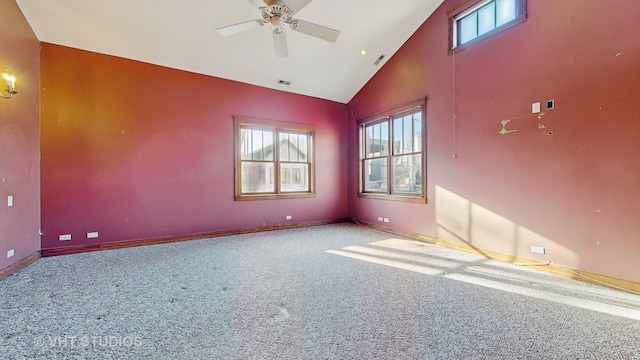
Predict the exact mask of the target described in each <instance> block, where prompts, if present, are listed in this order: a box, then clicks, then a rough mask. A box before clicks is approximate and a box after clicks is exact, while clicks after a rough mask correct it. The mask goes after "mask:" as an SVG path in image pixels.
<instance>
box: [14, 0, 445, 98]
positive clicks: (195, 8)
mask: <svg viewBox="0 0 640 360" xmlns="http://www.w3.org/2000/svg"><path fill="white" fill-rule="evenodd" d="M289 1H290V2H289V3H286V2H285V4H287V5H288V6H290V7H291V8H292V10H294V11H297V10H298V9H295V8H294V7H296V6H297V5H299V4H304V6H303V7H302V8H301V9H299V11H297V12H296V13H295V14H294V18H298V19H301V20H305V21H308V22H312V23H315V24H320V25H323V26H326V27H329V28H334V29H337V30H339V31H340V35H339V37H338V39H337V41H336V42H328V41H324V40H321V39H318V38H316V37H313V36H309V35H306V34H303V33H300V32H297V31H292V30H291V29H290V28H289V27H288V26H286V27H285V31H286V37H287V44H288V52H289V55H288V57H277V56H276V55H275V54H274V44H273V39H272V29H271V27H272V25H271V24H266V25H264V26H257V27H255V28H252V29H250V30H247V31H244V32H240V33H237V34H234V35H230V36H222V35H220V34H219V33H218V32H217V31H216V29H218V28H221V27H225V26H228V25H232V24H237V23H242V22H245V21H249V20H254V19H260V18H261V15H260V9H258V8H257V7H256V4H258V3H259V0H109V1H87V0H47V1H42V0H16V2H17V3H18V5H19V6H20V9H21V10H22V12H23V13H24V15H25V17H26V18H27V21H28V22H29V24H30V25H31V27H32V28H33V30H34V32H35V34H36V36H37V37H38V39H39V40H40V41H43V42H47V43H52V44H58V45H63V46H69V47H73V48H77V49H82V50H88V51H93V52H97V53H102V54H108V55H114V56H118V57H123V58H128V59H133V60H138V61H143V62H147V63H151V64H156V65H161V66H166V67H170V68H175V69H181V70H185V71H190V72H194V73H200V74H205V75H210V76H216V77H221V78H225V79H230V80H235V81H240V82H244V83H248V84H253V85H258V86H263V87H267V88H273V89H278V90H283V91H288V92H293V93H298V94H303V95H308V96H313V97H318V98H322V99H327V100H332V101H337V102H341V103H347V102H348V101H349V100H351V98H352V97H353V96H354V95H355V94H356V93H357V92H358V91H359V90H360V89H361V88H362V87H363V86H364V85H365V84H366V83H367V81H368V80H369V79H370V78H371V77H373V75H375V73H376V72H377V71H378V70H379V69H380V67H381V66H382V65H384V63H385V62H386V61H388V59H389V58H390V57H391V56H392V55H393V54H394V53H395V52H396V51H397V50H398V49H399V48H400V47H401V46H402V44H403V43H404V42H405V41H406V40H407V39H408V38H409V37H410V36H411V34H413V32H415V30H416V29H417V28H418V27H419V26H420V25H422V23H423V22H424V21H425V20H426V19H427V18H428V17H429V16H430V15H431V14H432V13H433V11H434V10H435V9H436V8H437V7H438V6H439V5H440V4H441V3H442V1H443V0H402V1H382V0H313V1H310V0H289ZM309 1H310V2H309ZM363 49H365V50H366V51H367V53H366V54H365V55H361V51H362V50H363ZM381 55H384V59H383V60H382V61H381V62H380V63H379V64H378V65H376V64H374V63H375V62H376V60H378V58H379V57H380V56H381ZM280 80H283V81H286V82H290V85H285V84H281V83H280Z"/></svg>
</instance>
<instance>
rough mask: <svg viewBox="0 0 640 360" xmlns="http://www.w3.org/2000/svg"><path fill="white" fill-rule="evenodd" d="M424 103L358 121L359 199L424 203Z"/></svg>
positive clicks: (420, 102) (413, 104)
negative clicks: (368, 198)
mask: <svg viewBox="0 0 640 360" xmlns="http://www.w3.org/2000/svg"><path fill="white" fill-rule="evenodd" d="M424 104H425V101H419V102H416V103H412V104H409V105H407V106H403V107H401V108H397V109H395V110H391V111H387V112H385V113H382V114H378V115H377V116H374V117H371V118H369V119H365V120H363V121H361V122H360V178H361V179H360V196H361V197H370V198H377V199H388V200H401V201H411V202H425V201H426V197H425V184H424V182H423V178H424V174H425V168H426V166H425V163H426V161H425V160H426V159H425V156H424V149H425V141H424V139H425V130H426V128H425V125H424V124H425V119H424Z"/></svg>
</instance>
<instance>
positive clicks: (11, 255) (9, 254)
mask: <svg viewBox="0 0 640 360" xmlns="http://www.w3.org/2000/svg"><path fill="white" fill-rule="evenodd" d="M15 254H16V251H15V250H14V249H10V250H9V251H7V259H8V258H10V257H13V255H15Z"/></svg>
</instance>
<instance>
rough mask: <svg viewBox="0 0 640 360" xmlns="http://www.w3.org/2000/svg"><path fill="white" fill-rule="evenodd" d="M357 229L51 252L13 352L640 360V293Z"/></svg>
mask: <svg viewBox="0 0 640 360" xmlns="http://www.w3.org/2000/svg"><path fill="white" fill-rule="evenodd" d="M393 237H394V236H392V235H389V234H385V233H382V232H378V231H374V230H371V229H367V228H363V227H360V226H358V225H354V224H346V223H345V224H336V225H326V226H316V227H309V228H303V229H292V230H282V231H274V232H266V233H258V234H249V235H240V236H228V237H221V238H214V239H205V240H195V241H189V242H182V243H173V244H165V245H156V246H145V247H138V248H131V249H121V250H113V251H102V252H94V253H86V254H78V255H69V256H61V257H55V258H45V259H41V260H39V261H37V262H36V263H34V264H33V265H31V266H29V267H27V268H26V269H24V270H22V271H21V272H19V273H18V274H15V275H13V276H11V277H9V278H7V279H5V280H4V281H1V282H0V324H1V325H2V327H1V329H0V358H1V359H640V296H637V295H632V294H627V293H622V292H618V291H613V290H609V289H605V288H601V287H598V286H592V285H588V284H584V283H580V282H576V281H571V280H566V279H560V278H556V277H552V276H549V275H546V274H542V273H539V272H537V271H535V270H531V269H527V268H522V267H517V266H515V265H511V264H505V263H499V262H494V261H489V260H486V259H483V258H481V257H477V256H474V255H470V254H465V253H460V252H456V251H453V250H450V249H443V248H440V247H436V246H433V245H428V244H422V243H417V242H413V241H404V240H390V239H391V238H393Z"/></svg>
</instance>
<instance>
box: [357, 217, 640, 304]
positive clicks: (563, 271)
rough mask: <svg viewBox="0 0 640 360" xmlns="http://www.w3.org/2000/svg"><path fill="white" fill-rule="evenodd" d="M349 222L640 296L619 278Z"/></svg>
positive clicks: (636, 288)
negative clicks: (533, 267)
mask: <svg viewBox="0 0 640 360" xmlns="http://www.w3.org/2000/svg"><path fill="white" fill-rule="evenodd" d="M349 221H350V222H352V223H355V224H360V225H364V226H367V227H370V228H373V229H376V230H380V231H384V232H386V233H389V234H393V235H398V236H402V237H406V238H409V239H414V240H418V241H422V242H426V243H429V244H434V245H440V246H444V247H447V248H450V249H455V250H460V251H464V252H468V253H472V254H476V255H480V256H484V257H486V258H488V259H491V260H498V261H503V262H510V263H515V264H518V265H521V266H535V268H536V269H537V270H540V271H544V272H546V273H549V274H552V275H555V276H560V277H563V278H567V279H573V280H578V281H582V282H586V283H589V284H594V285H599V286H604V287H607V288H611V289H616V290H622V291H627V292H630V293H633V294H640V283H637V282H633V281H629V280H624V279H618V278H614V277H610V276H606V275H600V274H595V273H591V272H588V271H584V270H579V269H574V268H570V267H567V266H562V265H558V264H553V263H549V264H541V263H540V261H539V260H534V259H530V258H525V257H522V256H516V255H511V254H505V253H501V252H497V251H493V250H488V249H482V248H478V247H475V246H473V245H471V244H467V243H461V242H454V241H449V240H444V239H439V238H435V237H432V236H427V235H423V234H418V233H413V232H408V231H402V230H398V229H394V228H390V227H386V226H382V225H379V224H375V223H371V222H367V221H361V220H355V219H350V220H349Z"/></svg>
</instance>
